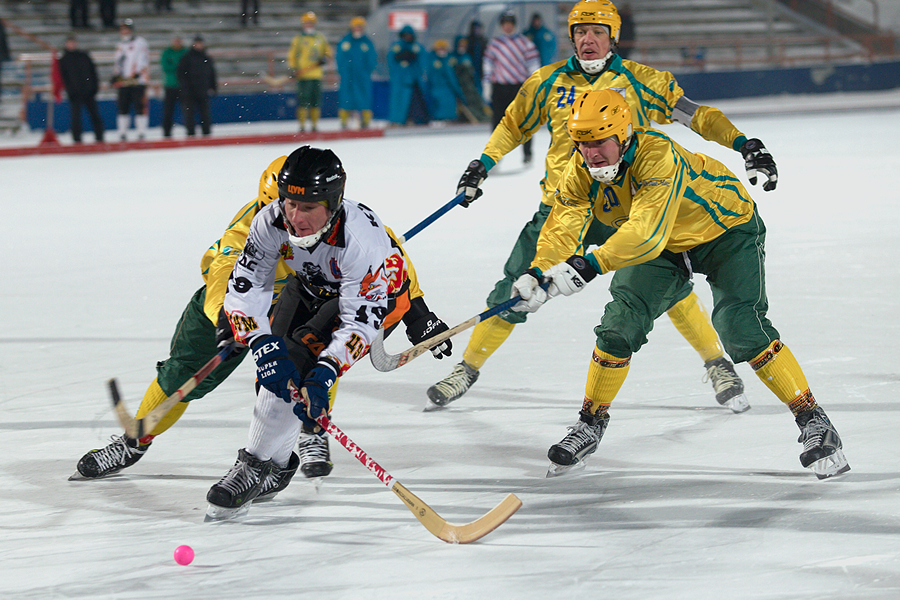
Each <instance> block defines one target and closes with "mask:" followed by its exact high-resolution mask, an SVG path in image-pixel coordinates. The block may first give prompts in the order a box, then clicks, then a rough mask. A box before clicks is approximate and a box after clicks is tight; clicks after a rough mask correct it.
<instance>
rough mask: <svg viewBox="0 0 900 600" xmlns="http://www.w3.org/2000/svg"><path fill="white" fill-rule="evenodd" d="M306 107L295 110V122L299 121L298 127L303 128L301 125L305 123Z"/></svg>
mask: <svg viewBox="0 0 900 600" xmlns="http://www.w3.org/2000/svg"><path fill="white" fill-rule="evenodd" d="M306 114H307V111H306V107H300V108H298V109H297V120H298V121H300V127H303V124H304V123H305V122H306Z"/></svg>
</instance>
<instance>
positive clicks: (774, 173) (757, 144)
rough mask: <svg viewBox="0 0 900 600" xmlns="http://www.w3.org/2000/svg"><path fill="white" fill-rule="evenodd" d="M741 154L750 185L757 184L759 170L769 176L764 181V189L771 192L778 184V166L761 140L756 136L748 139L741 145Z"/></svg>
mask: <svg viewBox="0 0 900 600" xmlns="http://www.w3.org/2000/svg"><path fill="white" fill-rule="evenodd" d="M741 155H742V156H743V157H744V167H745V168H746V169H747V179H748V180H750V185H756V172H757V171H759V172H760V173H762V174H763V175H765V176H766V177H767V178H768V181H765V182H763V190H765V191H767V192H771V191H772V190H774V189H775V186H776V185H778V168H777V167H776V166H775V159H773V158H772V155H771V154H769V151H768V150H766V147H765V146H764V145H763V143H762V142H761V141H759V140H758V139H756V138H753V139H752V140H747V141H746V142H744V145H743V146H741Z"/></svg>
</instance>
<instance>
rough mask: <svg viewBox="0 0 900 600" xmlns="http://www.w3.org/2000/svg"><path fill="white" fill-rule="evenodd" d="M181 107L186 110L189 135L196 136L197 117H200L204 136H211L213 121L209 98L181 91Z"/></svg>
mask: <svg viewBox="0 0 900 600" xmlns="http://www.w3.org/2000/svg"><path fill="white" fill-rule="evenodd" d="M181 107H182V109H183V110H184V126H185V128H187V134H188V135H191V136H192V135H194V133H195V131H196V127H195V123H196V117H195V113H197V116H199V117H200V131H202V132H203V135H209V133H210V131H211V130H212V119H211V118H210V115H209V96H207V95H206V94H197V93H194V92H192V91H190V90H186V89H182V90H181Z"/></svg>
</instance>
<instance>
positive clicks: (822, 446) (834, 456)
mask: <svg viewBox="0 0 900 600" xmlns="http://www.w3.org/2000/svg"><path fill="white" fill-rule="evenodd" d="M796 421H797V427H799V428H800V437H799V438H797V441H798V442H800V443H801V444H803V452H801V453H800V464H801V465H803V466H804V467H805V468H807V469H809V470H811V471H812V472H813V473H815V474H816V477H818V478H819V479H827V478H829V477H834V476H835V475H840V474H841V473H846V472H847V471H849V470H850V465H849V464H847V459H846V458H844V452H843V451H842V450H841V448H842V446H841V438H840V436H839V435H838V432H837V430H836V429H835V428H834V425H832V424H831V420H829V418H828V416H827V415H826V414H825V411H824V410H822V408H821V407H819V406H817V407H816V408H814V409H812V410H808V411H805V412H802V413H800V414H799V415H797V418H796Z"/></svg>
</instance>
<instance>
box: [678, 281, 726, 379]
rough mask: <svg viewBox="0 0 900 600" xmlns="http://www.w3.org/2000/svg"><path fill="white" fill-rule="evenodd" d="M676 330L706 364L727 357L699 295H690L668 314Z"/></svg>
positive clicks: (692, 293)
mask: <svg viewBox="0 0 900 600" xmlns="http://www.w3.org/2000/svg"><path fill="white" fill-rule="evenodd" d="M666 314H667V315H669V318H670V319H671V320H672V324H673V325H675V329H677V330H678V331H679V333H681V335H683V336H684V339H686V340H687V341H688V343H689V344H690V345H691V347H693V348H694V350H696V351H697V354H699V355H700V358H701V359H703V362H704V363H708V362H709V361H711V360H715V359H717V358H721V357H722V356H724V355H725V352H724V351H723V350H722V345H721V344H720V343H719V336H718V335H716V330H715V329H713V326H712V321H710V319H709V313H708V312H706V309H705V308H704V307H703V304H702V303H701V302H700V298H698V297H697V294H695V293H694V292H691V293H690V295H689V296H688V297H687V298H685V299H684V300H682V301H681V302H679V303H678V304H676V305H675V306H673V307H672V308H670V309H669V310H668V311H667V312H666Z"/></svg>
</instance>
